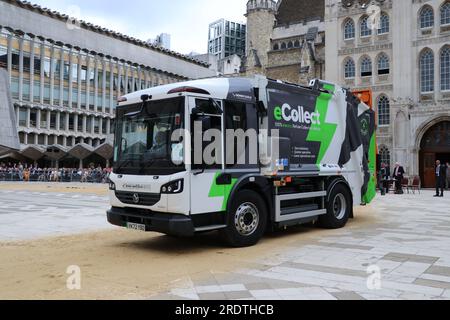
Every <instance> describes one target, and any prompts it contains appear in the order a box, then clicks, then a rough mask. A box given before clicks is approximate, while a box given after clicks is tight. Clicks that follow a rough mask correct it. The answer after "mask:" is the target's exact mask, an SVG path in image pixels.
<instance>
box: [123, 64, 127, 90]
mask: <svg viewBox="0 0 450 320" xmlns="http://www.w3.org/2000/svg"><path fill="white" fill-rule="evenodd" d="M124 71H125V83H124V85H123V88H124V94H128V64H127V63H125V65H124Z"/></svg>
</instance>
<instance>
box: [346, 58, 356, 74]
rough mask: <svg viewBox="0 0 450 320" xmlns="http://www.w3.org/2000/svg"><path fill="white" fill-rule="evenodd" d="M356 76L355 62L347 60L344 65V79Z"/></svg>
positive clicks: (350, 59)
mask: <svg viewBox="0 0 450 320" xmlns="http://www.w3.org/2000/svg"><path fill="white" fill-rule="evenodd" d="M355 75H356V68H355V61H353V59H352V58H349V59H347V61H346V62H345V64H344V78H345V79H352V78H354V77H355Z"/></svg>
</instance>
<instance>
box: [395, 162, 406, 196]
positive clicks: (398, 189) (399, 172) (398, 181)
mask: <svg viewBox="0 0 450 320" xmlns="http://www.w3.org/2000/svg"><path fill="white" fill-rule="evenodd" d="M404 174H405V169H404V168H403V167H402V166H401V165H400V163H398V162H397V163H396V164H395V169H394V174H393V178H394V180H395V194H403V188H402V180H403V175H404Z"/></svg>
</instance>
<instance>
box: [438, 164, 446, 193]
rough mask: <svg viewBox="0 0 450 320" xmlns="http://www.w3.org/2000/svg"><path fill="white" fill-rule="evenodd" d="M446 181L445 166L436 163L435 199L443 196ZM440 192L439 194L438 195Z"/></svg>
mask: <svg viewBox="0 0 450 320" xmlns="http://www.w3.org/2000/svg"><path fill="white" fill-rule="evenodd" d="M446 179H447V165H445V164H441V161H439V160H437V161H436V195H435V197H443V196H444V188H445V180H446ZM439 191H440V193H439Z"/></svg>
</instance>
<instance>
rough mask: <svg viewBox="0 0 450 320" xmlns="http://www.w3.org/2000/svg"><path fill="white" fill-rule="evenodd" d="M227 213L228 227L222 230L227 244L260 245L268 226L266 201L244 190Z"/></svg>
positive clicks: (254, 193)
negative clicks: (259, 242)
mask: <svg viewBox="0 0 450 320" xmlns="http://www.w3.org/2000/svg"><path fill="white" fill-rule="evenodd" d="M230 208H231V209H230V211H229V212H227V225H228V227H227V228H225V229H222V230H221V235H222V237H223V238H224V240H225V241H226V243H227V244H229V245H230V246H233V247H249V246H253V245H255V244H257V243H258V241H259V240H260V239H261V238H262V236H263V234H264V232H265V230H266V226H267V209H266V205H265V202H264V200H263V199H262V198H261V197H260V196H259V195H258V194H257V193H256V192H254V191H250V190H244V191H241V192H239V194H238V195H237V196H236V197H235V198H234V199H233V201H232V203H231V207H230Z"/></svg>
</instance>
